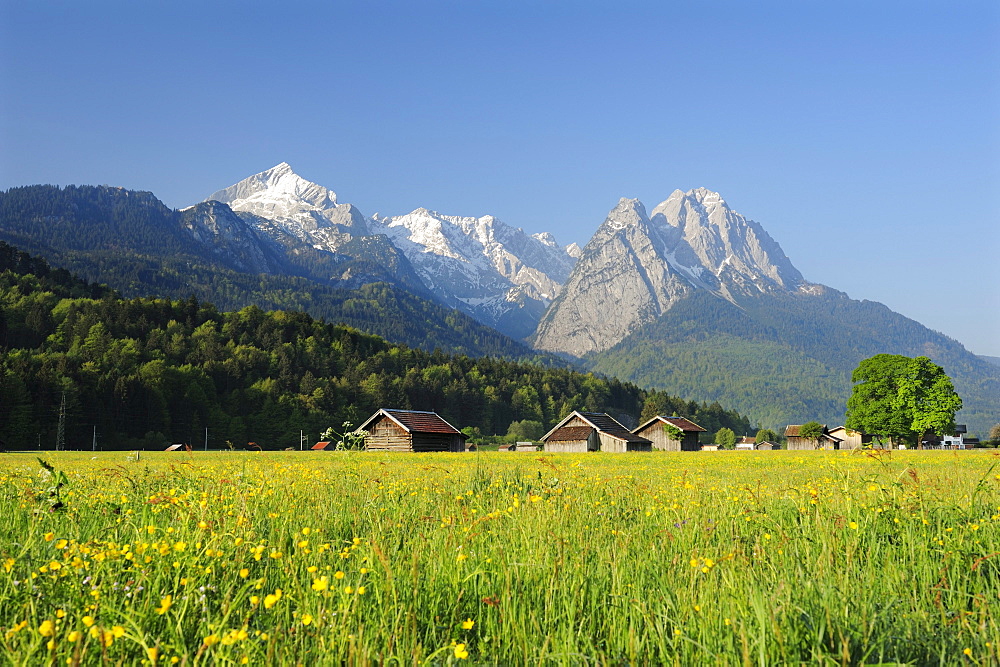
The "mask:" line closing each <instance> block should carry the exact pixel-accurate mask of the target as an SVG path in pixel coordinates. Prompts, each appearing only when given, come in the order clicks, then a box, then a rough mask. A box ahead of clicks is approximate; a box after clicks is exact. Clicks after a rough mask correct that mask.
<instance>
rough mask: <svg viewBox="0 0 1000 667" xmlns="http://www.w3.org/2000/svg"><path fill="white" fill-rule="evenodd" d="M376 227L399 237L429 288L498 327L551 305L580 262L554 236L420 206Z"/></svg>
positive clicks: (374, 220)
mask: <svg viewBox="0 0 1000 667" xmlns="http://www.w3.org/2000/svg"><path fill="white" fill-rule="evenodd" d="M369 228H370V229H372V230H373V231H376V230H377V231H378V232H381V233H384V234H386V235H387V236H388V237H389V238H390V239H392V242H393V243H394V244H395V245H396V247H398V248H399V249H400V250H402V251H403V253H404V254H405V255H406V256H407V258H408V259H409V260H410V263H411V264H412V265H413V267H414V269H416V271H417V273H418V274H419V275H420V276H421V277H422V278H423V279H424V282H425V283H426V284H427V286H428V288H430V289H431V290H432V291H434V292H435V293H437V294H440V295H441V296H443V297H445V298H448V299H450V300H451V302H452V303H454V304H455V305H456V306H458V307H460V308H462V309H463V310H466V311H467V312H469V313H470V314H472V315H473V316H474V317H476V318H477V319H479V320H480V321H482V322H484V323H486V324H490V325H491V326H497V325H498V324H499V323H500V321H501V320H503V319H504V318H505V316H507V315H508V314H509V313H510V311H512V310H518V309H522V308H524V305H525V302H526V301H528V302H537V303H538V304H539V305H541V306H542V308H544V306H546V305H548V303H549V302H550V301H551V300H552V299H553V298H555V296H556V295H557V294H558V292H559V288H560V285H561V284H562V283H563V282H564V281H565V280H566V278H567V277H568V276H569V272H570V270H571V269H572V266H573V263H574V259H573V258H572V257H571V256H570V255H569V254H568V253H566V251H565V250H563V249H562V248H560V247H559V245H558V244H557V243H556V242H555V239H553V238H552V236H551V235H550V234H539V235H536V236H529V235H528V234H525V233H524V231H523V230H521V229H515V228H513V227H510V226H509V225H507V224H505V223H504V222H502V221H501V220H499V219H497V218H495V217H493V216H489V215H487V216H483V217H480V218H474V217H458V216H449V215H442V214H440V213H437V212H434V211H428V210H427V209H424V208H419V209H417V210H415V211H413V212H412V213H408V214H406V215H400V216H388V217H379V216H377V215H376V216H375V217H373V218H372V219H371V220H370V221H369ZM539 312H540V309H539ZM533 328H534V326H533V325H532V326H530V327H529V328H528V329H527V330H526V332H521V333H522V335H526V333H530V331H531V330H532V329H533Z"/></svg>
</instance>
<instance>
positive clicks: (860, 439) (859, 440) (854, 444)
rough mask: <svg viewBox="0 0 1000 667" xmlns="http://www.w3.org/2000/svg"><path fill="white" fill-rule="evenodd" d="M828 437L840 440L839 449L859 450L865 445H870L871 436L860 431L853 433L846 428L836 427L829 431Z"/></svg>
mask: <svg viewBox="0 0 1000 667" xmlns="http://www.w3.org/2000/svg"><path fill="white" fill-rule="evenodd" d="M830 435H832V436H833V437H835V438H840V439H841V441H842V442H841V443H840V448H841V449H861V448H862V447H864V446H865V445H871V443H872V436H871V435H869V434H867V433H862V432H861V431H854V430H852V429H849V428H847V427H846V426H838V427H837V428H832V429H830Z"/></svg>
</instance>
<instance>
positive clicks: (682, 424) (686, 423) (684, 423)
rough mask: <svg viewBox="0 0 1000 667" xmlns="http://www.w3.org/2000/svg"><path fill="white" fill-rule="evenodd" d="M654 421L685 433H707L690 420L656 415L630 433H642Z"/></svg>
mask: <svg viewBox="0 0 1000 667" xmlns="http://www.w3.org/2000/svg"><path fill="white" fill-rule="evenodd" d="M655 421H659V422H663V423H664V424H670V425H671V426H675V427H677V428H679V429H680V430H682V431H684V432H685V433H706V432H707V431H705V429H703V428H702V427H700V426H698V425H697V424H695V423H694V422H693V421H691V420H690V419H685V418H684V417H663V416H662V415H657V416H656V417H653V418H652V419H650V420H649V421H647V422H646V423H645V424H643V425H642V426H640V427H639V428H636V429H633V430H632V432H633V433H638V432H639V431H642V430H643V429H646V428H648V427H649V425H650V424H652V423H653V422H655Z"/></svg>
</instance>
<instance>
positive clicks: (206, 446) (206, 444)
mask: <svg viewBox="0 0 1000 667" xmlns="http://www.w3.org/2000/svg"><path fill="white" fill-rule="evenodd" d="M205 451H206V452H207V451H208V427H207V426H206V427H205Z"/></svg>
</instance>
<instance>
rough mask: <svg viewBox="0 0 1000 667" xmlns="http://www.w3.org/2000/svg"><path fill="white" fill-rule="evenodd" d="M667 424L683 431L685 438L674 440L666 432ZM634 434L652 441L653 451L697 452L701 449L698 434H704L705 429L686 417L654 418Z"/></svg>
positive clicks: (635, 430) (634, 431)
mask: <svg viewBox="0 0 1000 667" xmlns="http://www.w3.org/2000/svg"><path fill="white" fill-rule="evenodd" d="M667 424H669V425H670V426H673V427H674V428H678V429H680V430H681V431H683V433H684V437H682V438H681V439H680V440H674V439H673V438H672V437H671V436H670V435H669V434H668V433H667V432H666V431H665V430H664V426H666V425H667ZM632 432H633V433H634V434H636V435H640V436H642V437H643V438H646V439H647V440H649V441H651V442H652V443H653V449H661V450H663V451H665V452H680V451H683V452H697V451H698V450H699V449H700V447H701V446H700V445H699V444H698V434H699V433H704V432H705V429H703V428H702V427H700V426H698V425H697V424H695V423H694V422H693V421H690V420H688V419H684V417H653V418H652V419H650V420H649V421H647V422H646V423H645V424H643V425H641V426H639V428H637V429H634V430H633V431H632Z"/></svg>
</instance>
